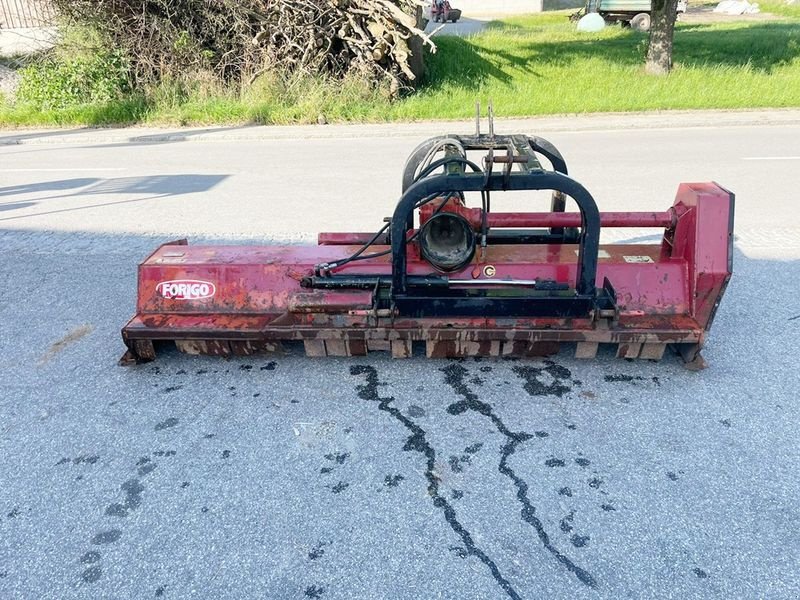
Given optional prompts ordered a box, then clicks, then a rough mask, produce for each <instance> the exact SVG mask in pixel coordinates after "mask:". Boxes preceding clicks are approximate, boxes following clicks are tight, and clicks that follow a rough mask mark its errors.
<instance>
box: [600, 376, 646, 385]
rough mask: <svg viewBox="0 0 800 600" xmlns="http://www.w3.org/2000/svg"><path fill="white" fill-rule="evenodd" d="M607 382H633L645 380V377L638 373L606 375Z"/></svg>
mask: <svg viewBox="0 0 800 600" xmlns="http://www.w3.org/2000/svg"><path fill="white" fill-rule="evenodd" d="M605 380H606V383H631V382H634V381H644V377H640V376H638V375H635V376H634V375H622V374H620V375H606V376H605Z"/></svg>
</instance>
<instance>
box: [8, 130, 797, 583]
mask: <svg viewBox="0 0 800 600" xmlns="http://www.w3.org/2000/svg"><path fill="white" fill-rule="evenodd" d="M624 122H625V123H629V121H627V120H625V121H624ZM640 125H641V123H640ZM430 128H431V131H430V134H431V135H433V134H438V133H441V132H443V131H445V130H447V129H456V130H457V131H463V130H464V129H463V128H462V127H460V126H458V125H457V124H452V125H450V126H448V125H441V124H439V125H431V126H430ZM498 129H500V130H501V131H502V124H501V125H500V126H499V127H498ZM342 131H347V132H351V131H355V132H356V133H355V134H354V135H349V134H347V135H345V134H343V137H342V138H341V139H339V140H338V141H337V140H335V139H331V138H324V137H318V138H317V139H302V140H301V139H280V140H277V139H268V138H266V137H265V138H263V139H258V135H254V134H252V132H249V133H247V134H246V135H245V134H242V135H241V137H240V138H239V139H235V138H236V132H226V135H227V138H226V139H217V140H216V141H215V140H213V139H206V140H204V141H164V140H166V139H167V137H166V136H162V137H159V136H158V135H155V134H149V137H148V136H141V137H143V138H144V139H143V140H142V141H140V142H139V143H135V144H134V143H127V142H124V141H120V140H122V139H124V138H125V136H126V135H127V134H120V133H119V132H88V133H87V132H78V133H75V134H74V135H73V134H41V133H31V134H25V135H24V136H23V139H22V141H24V142H26V143H24V144H21V145H7V146H2V145H0V228H1V229H0V259H1V260H2V264H3V266H2V268H0V389H2V392H3V393H2V394H0V598H26V599H27V598H36V599H49V598H53V599H66V598H154V597H155V598H158V597H163V598H189V597H193V598H324V599H337V598H359V599H363V598H409V599H411V598H413V599H418V598H481V599H482V598H506V597H511V598H570V599H571V598H681V599H684V598H770V599H772V598H787V599H788V598H796V597H798V595H800V562H799V561H798V552H797V531H798V530H800V502H799V501H798V497H799V496H800V484H799V480H798V477H797V463H798V460H800V445H799V443H798V434H797V423H798V418H799V417H800V410H799V409H798V402H797V390H798V384H800V375H798V368H797V356H798V353H799V352H800V341H798V336H800V302H799V301H798V291H800V287H799V286H798V284H797V281H798V280H800V262H798V259H799V258H800V235H799V234H800V216H799V213H798V210H797V188H798V184H800V175H798V174H799V173H800V143H798V141H797V140H798V139H800V125H798V124H783V125H779V126H769V125H759V126H751V127H748V126H738V127H732V126H728V127H724V126H720V127H693V128H686V129H665V128H660V129H646V128H644V127H641V126H631V127H622V126H621V127H620V128H619V129H616V130H610V131H609V130H594V131H592V130H587V131H570V122H569V121H565V122H564V125H563V129H562V130H561V131H559V130H557V129H556V130H553V131H551V132H550V133H548V134H547V137H549V138H550V139H551V140H552V141H553V142H555V143H556V144H557V145H558V146H559V148H561V150H562V152H563V153H564V154H565V156H566V157H567V160H568V162H569V165H570V169H571V173H572V174H573V175H574V176H575V177H576V178H577V179H578V180H580V181H581V182H583V183H584V184H585V185H586V186H587V187H588V188H589V189H590V190H591V191H592V192H593V193H594V195H595V197H596V198H597V199H598V202H599V204H600V206H601V208H602V209H605V210H630V209H636V210H647V209H654V210H664V209H666V208H667V207H668V206H669V205H670V204H671V201H672V196H673V194H674V191H675V188H676V187H677V184H678V183H679V182H680V181H693V180H694V181H704V180H710V179H713V180H716V181H718V182H720V183H721V184H723V185H725V186H726V187H729V188H730V189H732V190H734V191H735V192H736V193H737V218H736V227H737V241H736V246H737V247H736V256H735V273H734V277H733V280H732V282H731V284H730V287H729V288H728V292H727V294H726V297H725V299H724V302H723V303H722V306H721V308H720V311H719V314H718V317H717V320H716V322H715V323H714V328H713V330H712V332H711V336H710V341H709V343H708V346H707V348H706V350H705V352H704V355H705V357H706V359H707V360H708V362H709V363H710V368H709V369H707V370H705V371H703V372H700V373H690V372H688V371H686V370H684V369H683V368H682V367H681V365H680V364H679V363H678V361H677V359H675V358H674V357H667V358H665V359H664V360H663V361H662V362H661V363H649V362H627V361H624V360H618V359H615V358H614V357H613V355H612V354H611V353H608V352H606V353H601V355H600V356H599V357H598V359H597V360H595V361H591V362H582V361H577V360H575V359H574V358H572V356H571V351H564V352H562V353H561V354H559V355H557V356H555V357H553V358H552V359H551V360H546V361H545V360H541V361H505V360H482V361H476V360H467V361H463V362H459V361H438V360H425V359H424V358H421V357H415V358H412V359H410V360H405V361H393V360H391V359H389V358H386V357H382V356H380V355H377V356H375V355H371V356H370V357H369V358H358V359H356V358H354V359H339V358H331V359H326V360H312V359H307V358H305V357H304V356H303V355H302V353H301V352H298V351H296V350H293V351H291V352H290V353H288V354H286V355H280V356H274V357H269V356H265V357H257V358H236V359H231V360H223V359H214V358H209V357H189V356H184V355H181V354H179V353H177V352H171V353H167V354H166V355H164V356H162V357H160V358H159V360H158V361H157V362H155V363H151V364H149V365H143V366H139V367H135V368H122V367H118V366H117V364H116V361H117V359H118V358H119V356H120V355H121V354H122V351H123V346H122V342H121V340H120V338H119V328H120V327H121V326H122V324H123V323H124V322H125V321H126V320H127V319H128V318H129V317H130V315H131V314H132V312H133V309H134V302H135V292H136V290H135V276H136V264H137V262H138V261H139V260H141V259H142V258H143V257H144V256H145V255H146V254H147V253H148V252H149V251H150V250H152V248H153V247H154V246H155V245H156V244H157V243H158V242H160V241H164V240H166V239H169V238H172V237H174V236H178V235H186V234H188V235H190V236H193V237H195V238H214V239H225V240H228V241H231V242H234V243H238V242H239V241H241V240H242V239H246V238H251V239H259V240H262V241H264V242H275V241H280V240H287V241H290V242H292V243H294V242H298V241H303V240H309V239H312V234H313V233H315V232H317V231H318V230H320V229H327V230H333V231H335V230H348V229H352V230H366V231H368V230H373V229H374V228H375V227H376V225H377V224H378V223H379V222H380V219H381V218H382V217H383V216H385V215H387V214H389V212H390V210H391V207H392V205H393V201H394V200H395V199H396V198H397V192H398V187H399V174H400V169H401V167H402V164H403V161H404V159H405V155H406V154H407V152H408V151H410V150H411V149H412V148H413V147H414V146H415V145H416V144H417V143H418V142H419V141H420V140H421V139H422V137H423V136H422V135H421V134H420V126H414V127H406V128H404V127H396V128H394V129H392V130H390V131H389V132H388V133H387V134H386V135H374V134H375V130H374V129H372V130H371V129H370V128H363V129H359V128H354V129H346V130H342ZM359 131H361V132H362V133H358V132H359ZM467 131H468V129H467ZM16 135H17V137H19V134H16ZM9 136H10V134H0V142H3V141H4V140H6V141H8V140H9ZM69 139H73V140H77V141H73V142H71V143H70V142H69ZM187 139H188V140H191V139H192V137H191V136H187ZM513 205H514V204H513V203H512V204H510V206H513ZM650 233H652V232H650Z"/></svg>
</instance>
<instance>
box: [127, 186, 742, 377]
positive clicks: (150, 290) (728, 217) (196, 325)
mask: <svg viewBox="0 0 800 600" xmlns="http://www.w3.org/2000/svg"><path fill="white" fill-rule="evenodd" d="M433 206H434V203H433V202H432V203H430V204H429V205H427V206H425V207H423V208H422V209H420V222H421V223H424V222H425V220H426V219H427V218H429V217H430V215H431V214H432V210H433ZM447 210H452V211H455V212H459V213H460V214H462V215H463V216H465V217H466V218H467V220H468V221H469V222H470V223H471V224H472V225H473V226H475V227H479V226H480V224H481V219H482V212H481V209H470V208H466V207H463V206H456V205H453V206H448V207H447ZM487 218H488V226H489V227H492V228H505V227H539V226H543V227H551V228H556V227H558V228H573V227H580V225H581V217H580V215H579V214H578V213H565V212H551V213H488V215H487ZM600 221H601V224H602V226H603V227H658V228H660V229H661V230H662V231H663V239H662V241H661V243H659V244H613V245H601V246H600V252H599V255H598V262H597V276H596V280H597V285H598V286H602V285H603V282H604V281H605V280H606V279H607V280H608V281H609V282H611V283H612V284H613V288H614V290H615V292H616V301H617V310H616V311H614V314H613V315H608V314H604V315H598V314H593V315H590V316H587V317H586V318H560V317H536V318H518V317H508V318H506V317H502V318H497V317H453V318H442V317H437V318H409V317H404V316H402V315H398V314H396V313H393V312H392V311H391V310H378V309H377V308H376V307H377V298H376V294H378V293H380V292H379V291H378V290H377V289H376V290H365V289H353V290H335V291H334V290H320V289H307V288H305V287H302V286H301V282H302V280H303V279H304V278H306V277H308V276H309V275H310V274H312V273H313V272H314V269H315V266H316V265H319V264H320V263H335V262H337V261H341V260H343V259H345V258H346V257H348V256H351V255H352V254H353V253H354V252H356V251H357V250H358V249H359V247H360V246H361V245H362V244H364V243H365V242H366V241H367V240H369V239H370V238H371V237H372V234H364V233H329V234H320V238H319V245H317V246H190V245H187V244H186V241H177V242H172V243H168V244H164V245H163V246H161V247H160V248H158V249H157V250H156V251H155V252H154V253H153V254H152V255H151V256H149V257H148V258H147V259H146V260H145V261H144V262H143V263H142V264H141V265H140V266H139V275H138V281H139V292H138V301H137V307H136V315H135V316H134V317H133V318H132V319H131V320H130V322H129V323H128V324H127V325H125V327H124V328H123V330H122V335H123V339H124V341H125V343H126V345H127V346H128V348H129V352H128V354H127V359H128V360H129V361H130V360H136V361H141V360H149V359H152V358H154V357H155V347H154V345H153V343H154V342H159V341H174V342H176V343H177V344H178V346H179V348H181V349H182V350H184V351H187V352H194V353H200V352H203V353H212V354H222V355H226V354H250V353H252V352H256V351H260V350H274V349H276V348H277V347H278V345H279V344H280V342H282V341H288V340H300V341H303V342H304V344H305V349H306V352H307V354H309V355H312V356H318V355H359V354H365V353H367V352H368V351H371V350H388V351H391V352H392V355H393V356H396V357H404V356H409V355H410V354H411V351H412V343H413V342H418V341H419V342H425V344H426V347H427V353H428V355H429V356H434V357H438V356H465V355H476V354H484V355H503V354H515V355H539V354H547V353H552V352H554V351H557V349H558V345H559V344H560V343H562V342H575V343H577V346H576V355H577V356H580V357H591V356H594V354H595V352H596V351H597V346H598V344H600V343H613V344H617V345H618V354H619V355H620V356H624V357H629V358H636V357H640V358H647V359H656V360H657V359H660V358H661V356H662V354H663V352H664V348H665V347H666V345H667V344H677V347H678V348H679V350H681V352H682V354H683V356H684V358H685V359H686V360H687V361H688V362H690V363H692V364H694V365H695V366H698V365H700V364H701V363H702V359H701V358H699V354H698V352H699V350H700V348H701V347H702V345H703V342H704V340H705V336H706V332H707V331H708V329H709V327H710V326H711V322H712V320H713V318H714V313H715V312H716V309H717V306H718V305H719V302H720V299H721V298H722V295H723V293H724V290H725V286H726V284H727V282H728V280H729V278H730V276H731V261H732V223H733V195H732V194H731V193H730V192H728V191H727V190H725V189H723V188H721V187H719V186H718V185H716V184H714V183H684V184H681V185H680V187H679V189H678V193H677V196H676V199H675V203H674V205H673V207H672V208H671V209H670V210H668V211H666V212H663V213H649V212H648V213H600ZM383 243H384V244H385V240H383ZM388 248H390V247H389V246H387V245H377V246H373V248H372V250H373V251H380V250H386V249H388ZM391 258H392V257H391V255H387V256H382V257H376V258H372V259H368V260H363V261H360V262H352V263H349V264H347V265H344V266H342V267H341V268H340V269H339V270H338V272H339V273H340V274H348V275H364V274H380V275H386V276H387V277H389V276H390V275H391V272H392V261H391ZM576 263H577V252H576V246H575V245H574V244H538V245H528V244H514V245H503V244H497V245H490V246H488V247H487V248H486V250H485V253H481V252H477V253H476V254H475V256H474V257H473V259H472V261H471V262H470V263H469V264H468V265H467V266H466V267H464V268H463V269H461V270H459V271H458V272H455V273H449V274H448V275H449V277H451V278H452V280H453V281H465V280H477V281H481V280H487V281H488V280H491V281H492V282H494V283H496V284H497V285H499V286H500V287H502V286H503V284H502V283H497V282H503V281H508V282H511V281H515V280H523V281H534V280H544V281H554V282H565V283H567V282H572V281H573V280H574V279H575V276H576ZM431 271H432V269H431V265H430V264H428V263H427V262H426V261H424V260H423V259H422V258H421V256H420V252H419V249H418V247H417V243H416V242H411V243H409V244H408V267H407V272H408V274H409V276H413V275H420V276H423V275H428V274H430V273H431ZM453 285H454V286H455V287H458V284H457V283H454V284H453Z"/></svg>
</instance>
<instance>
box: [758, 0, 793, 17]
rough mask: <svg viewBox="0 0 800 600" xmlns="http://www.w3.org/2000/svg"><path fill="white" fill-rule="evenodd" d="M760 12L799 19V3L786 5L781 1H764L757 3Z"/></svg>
mask: <svg viewBox="0 0 800 600" xmlns="http://www.w3.org/2000/svg"><path fill="white" fill-rule="evenodd" d="M758 7H759V8H760V9H761V12H767V13H772V14H773V15H781V16H784V17H794V18H795V19H800V3H797V2H795V3H794V4H786V3H785V2H784V1H783V0H764V1H763V2H759V3H758Z"/></svg>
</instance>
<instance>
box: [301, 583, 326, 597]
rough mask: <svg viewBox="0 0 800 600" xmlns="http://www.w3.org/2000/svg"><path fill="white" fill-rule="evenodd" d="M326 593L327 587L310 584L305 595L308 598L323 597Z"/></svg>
mask: <svg viewBox="0 0 800 600" xmlns="http://www.w3.org/2000/svg"><path fill="white" fill-rule="evenodd" d="M324 593H325V588H324V587H322V586H317V585H310V586H308V587H307V588H306V591H305V595H306V597H307V598H322V594H324Z"/></svg>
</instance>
